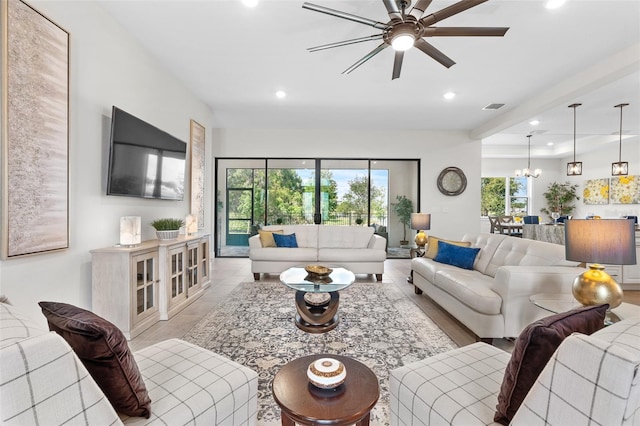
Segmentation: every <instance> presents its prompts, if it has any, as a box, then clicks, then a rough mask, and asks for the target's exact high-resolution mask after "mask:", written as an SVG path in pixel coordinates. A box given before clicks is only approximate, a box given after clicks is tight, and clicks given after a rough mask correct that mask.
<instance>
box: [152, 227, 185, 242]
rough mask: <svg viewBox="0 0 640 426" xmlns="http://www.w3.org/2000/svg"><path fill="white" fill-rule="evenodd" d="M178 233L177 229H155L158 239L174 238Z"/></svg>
mask: <svg viewBox="0 0 640 426" xmlns="http://www.w3.org/2000/svg"><path fill="white" fill-rule="evenodd" d="M179 234H180V230H179V229H176V230H175V231H156V237H158V239H159V240H175V239H176V238H178V235H179Z"/></svg>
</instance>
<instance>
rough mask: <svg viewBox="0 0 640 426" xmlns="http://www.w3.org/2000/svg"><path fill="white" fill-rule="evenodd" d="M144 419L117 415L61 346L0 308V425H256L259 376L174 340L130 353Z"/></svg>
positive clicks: (49, 335)
mask: <svg viewBox="0 0 640 426" xmlns="http://www.w3.org/2000/svg"><path fill="white" fill-rule="evenodd" d="M133 355H134V358H135V361H136V363H137V365H138V368H139V370H140V374H141V375H142V378H143V380H144V383H145V385H146V388H147V391H148V393H149V396H150V398H151V416H150V418H148V419H146V418H144V417H127V416H124V415H118V414H117V413H116V411H115V410H114V409H113V407H112V406H111V404H110V403H109V401H108V400H107V398H106V397H105V395H104V393H103V392H102V390H101V389H100V387H99V386H98V385H97V383H96V382H95V381H94V380H93V378H92V377H91V375H90V374H89V372H88V371H87V369H86V368H85V366H84V365H83V363H82V361H80V359H79V358H78V356H77V355H76V354H75V353H74V352H73V350H72V349H71V347H70V346H69V345H68V344H67V342H66V341H65V340H64V339H63V338H62V337H60V336H59V335H58V334H56V333H55V332H49V331H48V330H46V329H42V328H40V327H39V326H38V325H36V324H35V322H34V321H32V320H30V319H29V318H28V317H26V316H25V315H24V314H22V313H21V312H20V311H19V310H18V309H16V308H15V307H13V306H10V305H6V304H4V303H0V407H1V409H0V423H2V424H3V425H17V426H26V425H38V424H40V425H47V426H52V425H62V424H65V425H122V424H127V425H129V424H133V425H146V424H166V425H175V424H181V425H185V424H189V425H255V424H256V422H257V412H258V396H257V395H258V375H257V374H256V373H255V372H254V371H253V370H251V369H249V368H247V367H244V366H242V365H240V364H238V363H236V362H234V361H231V360H229V359H227V358H224V357H222V356H220V355H218V354H215V353H213V352H211V351H208V350H206V349H203V348H200V347H198V346H195V345H192V344H190V343H187V342H185V341H182V340H179V339H170V340H165V341H163V342H160V343H157V344H155V345H152V346H149V347H147V348H144V349H142V350H140V351H137V352H135V353H134V354H133Z"/></svg>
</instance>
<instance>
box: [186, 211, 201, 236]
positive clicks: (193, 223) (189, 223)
mask: <svg viewBox="0 0 640 426" xmlns="http://www.w3.org/2000/svg"><path fill="white" fill-rule="evenodd" d="M184 229H185V232H186V234H187V235H193V234H196V233H197V232H198V218H197V217H196V215H194V214H188V215H187V217H186V218H185V220H184Z"/></svg>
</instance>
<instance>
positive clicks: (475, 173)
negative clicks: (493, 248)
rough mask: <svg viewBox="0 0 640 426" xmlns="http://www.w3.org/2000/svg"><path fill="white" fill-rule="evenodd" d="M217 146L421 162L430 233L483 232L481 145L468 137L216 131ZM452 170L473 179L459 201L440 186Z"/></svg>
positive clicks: (240, 153)
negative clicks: (443, 172)
mask: <svg viewBox="0 0 640 426" xmlns="http://www.w3.org/2000/svg"><path fill="white" fill-rule="evenodd" d="M213 141H214V148H213V149H214V155H215V156H217V157H285V158H286V157H291V158H294V157H304V156H308V157H323V158H378V159H383V158H420V159H421V160H422V163H421V167H422V176H421V179H422V180H421V195H420V198H421V211H422V212H425V213H431V230H430V231H429V232H428V234H430V235H437V236H441V237H444V238H460V237H461V236H462V235H463V234H464V233H465V232H479V230H480V226H479V223H478V220H477V218H478V216H479V209H480V207H479V206H480V149H481V146H480V142H479V141H477V140H476V141H474V140H471V139H469V137H468V135H467V134H466V133H464V132H447V131H404V132H403V131H393V132H381V131H360V130H255V129H214V131H213ZM448 166H456V167H459V168H461V169H462V170H463V171H464V172H465V174H466V176H467V180H468V184H467V189H466V191H465V192H464V193H463V194H461V195H459V196H455V197H448V196H445V195H442V194H441V193H440V192H439V191H438V188H437V186H436V179H437V177H438V174H439V173H440V171H441V170H442V169H443V168H445V167H448ZM390 200H391V201H394V200H393V199H391V198H390Z"/></svg>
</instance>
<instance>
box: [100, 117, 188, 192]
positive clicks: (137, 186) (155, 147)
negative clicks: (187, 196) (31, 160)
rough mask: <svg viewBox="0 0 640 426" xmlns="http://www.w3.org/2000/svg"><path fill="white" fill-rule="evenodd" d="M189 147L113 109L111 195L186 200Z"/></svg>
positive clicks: (108, 189) (109, 174) (108, 186)
mask: <svg viewBox="0 0 640 426" xmlns="http://www.w3.org/2000/svg"><path fill="white" fill-rule="evenodd" d="M186 155H187V144H186V143H184V142H182V141H181V140H180V139H178V138H175V137H173V136H171V135H170V134H168V133H167V132H164V131H162V130H160V129H158V128H157V127H155V126H152V125H151V124H149V123H147V122H145V121H142V120H140V119H139V118H136V117H134V116H133V115H131V114H129V113H127V112H125V111H123V110H121V109H119V108H117V107H115V106H114V107H113V109H112V115H111V142H110V152H109V169H108V176H107V195H123V196H129V197H142V198H159V199H163V200H182V199H183V198H184V178H185V164H186Z"/></svg>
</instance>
